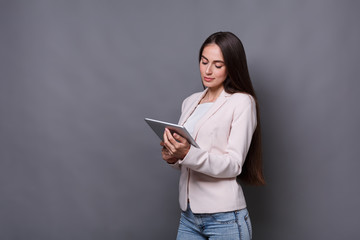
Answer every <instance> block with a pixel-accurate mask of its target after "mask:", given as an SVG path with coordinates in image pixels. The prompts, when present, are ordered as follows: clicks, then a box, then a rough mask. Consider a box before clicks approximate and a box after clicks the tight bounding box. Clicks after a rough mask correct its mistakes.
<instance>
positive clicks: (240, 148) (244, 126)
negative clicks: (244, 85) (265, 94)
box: [178, 99, 257, 178]
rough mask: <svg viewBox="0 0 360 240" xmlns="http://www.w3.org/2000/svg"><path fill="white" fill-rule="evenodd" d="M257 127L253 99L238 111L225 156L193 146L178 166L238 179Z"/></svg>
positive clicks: (234, 115)
mask: <svg viewBox="0 0 360 240" xmlns="http://www.w3.org/2000/svg"><path fill="white" fill-rule="evenodd" d="M256 125H257V123H256V105H255V102H254V100H253V99H251V100H250V101H249V104H247V105H246V106H245V107H241V109H239V108H237V107H235V110H234V113H233V120H232V122H231V130H230V133H229V137H228V142H227V146H226V149H224V154H215V153H212V152H211V151H205V150H203V149H199V148H195V147H193V146H191V147H190V150H189V152H188V154H187V155H186V156H185V158H184V159H183V160H180V161H178V164H180V165H183V166H186V167H188V168H190V169H192V170H194V171H197V172H201V173H203V174H206V175H209V176H212V177H216V178H232V177H236V176H238V175H239V174H240V173H241V169H242V166H243V164H244V161H245V158H246V155H247V152H248V150H249V147H250V143H251V139H252V135H253V133H254V131H255V128H256Z"/></svg>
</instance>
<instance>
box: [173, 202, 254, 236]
mask: <svg viewBox="0 0 360 240" xmlns="http://www.w3.org/2000/svg"><path fill="white" fill-rule="evenodd" d="M251 238H252V229H251V222H250V218H249V213H248V211H247V209H246V208H244V209H241V210H238V211H233V212H223V213H212V214H194V213H192V211H191V209H190V206H188V209H187V210H186V211H185V212H184V211H182V212H181V217H180V225H179V229H178V234H177V238H176V239H177V240H198V239H199V240H200V239H201V240H204V239H210V240H222V239H223V240H236V239H239V240H250V239H251Z"/></svg>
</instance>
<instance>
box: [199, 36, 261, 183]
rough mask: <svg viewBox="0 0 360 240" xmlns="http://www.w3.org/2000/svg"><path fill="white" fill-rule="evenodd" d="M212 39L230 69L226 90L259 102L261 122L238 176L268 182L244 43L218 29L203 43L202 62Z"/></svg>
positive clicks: (247, 181) (257, 181) (252, 181)
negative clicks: (206, 47)
mask: <svg viewBox="0 0 360 240" xmlns="http://www.w3.org/2000/svg"><path fill="white" fill-rule="evenodd" d="M211 43H214V44H216V45H217V46H219V48H220V49H221V52H222V54H223V57H224V62H225V66H226V69H227V72H228V76H227V78H226V79H225V81H224V83H223V85H224V90H225V91H226V92H227V93H236V92H242V93H247V94H250V95H251V96H252V97H253V98H254V100H255V104H256V118H257V125H256V128H255V131H254V134H253V137H252V140H251V144H250V148H249V151H248V153H247V155H246V159H245V162H244V165H243V168H242V171H241V174H240V175H239V176H238V178H239V179H240V180H242V181H243V182H245V183H248V184H251V185H264V184H265V179H264V175H263V167H262V147H261V127H260V111H259V104H258V101H257V97H256V94H255V91H254V88H253V86H252V83H251V80H250V75H249V70H248V66H247V61H246V55H245V50H244V47H243V44H242V43H241V41H240V39H239V38H238V37H237V36H236V35H234V34H233V33H231V32H216V33H214V34H212V35H210V36H209V37H208V38H207V39H206V40H205V42H204V43H203V44H202V46H201V48H200V52H199V62H200V61H201V56H202V52H203V50H204V47H205V46H207V45H209V44H211Z"/></svg>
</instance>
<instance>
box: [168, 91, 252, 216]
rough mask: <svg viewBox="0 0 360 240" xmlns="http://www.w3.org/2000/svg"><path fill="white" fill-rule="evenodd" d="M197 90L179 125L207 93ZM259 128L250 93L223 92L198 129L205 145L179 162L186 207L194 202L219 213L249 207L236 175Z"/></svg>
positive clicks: (181, 193) (195, 134)
mask: <svg viewBox="0 0 360 240" xmlns="http://www.w3.org/2000/svg"><path fill="white" fill-rule="evenodd" d="M206 91H207V89H205V90H204V91H203V92H199V93H194V94H193V95H191V96H189V97H188V98H186V99H185V100H184V101H183V104H182V113H181V117H180V120H179V124H181V125H183V124H184V123H185V122H186V120H187V119H188V118H189V116H190V115H191V114H192V113H193V111H194V110H195V108H196V106H197V105H198V104H199V102H200V100H201V99H202V98H203V96H204V95H205V94H206ZM255 128H256V105H255V101H254V99H253V98H252V97H251V96H250V95H248V94H244V93H234V94H229V93H226V92H225V91H223V92H222V93H221V94H220V96H219V97H218V98H217V99H216V101H215V102H214V104H213V105H212V106H211V108H210V109H209V111H208V112H207V113H205V115H204V116H203V117H202V118H201V119H200V120H199V122H198V123H197V124H196V126H195V128H194V131H193V133H192V136H193V138H194V139H195V141H196V142H197V144H198V145H199V146H200V148H195V147H194V146H191V147H190V150H189V152H188V154H187V155H186V156H185V158H184V159H183V160H179V161H178V162H176V163H175V164H173V166H174V167H175V168H178V169H181V174H180V182H179V202H180V208H181V209H182V210H183V211H185V210H186V208H187V203H188V201H189V202H190V205H191V210H192V211H193V212H194V213H217V212H228V211H234V210H239V209H242V208H245V207H246V202H245V198H244V194H243V191H242V188H241V186H240V184H239V183H238V182H237V181H236V177H237V176H238V175H239V174H240V173H241V168H242V166H243V164H244V161H245V157H246V155H247V152H248V149H249V146H250V143H251V139H252V135H253V133H254V131H255Z"/></svg>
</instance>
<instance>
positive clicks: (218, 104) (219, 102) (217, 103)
mask: <svg viewBox="0 0 360 240" xmlns="http://www.w3.org/2000/svg"><path fill="white" fill-rule="evenodd" d="M230 95H231V94H229V93H227V92H225V90H223V91H222V92H221V94H220V95H219V97H218V98H217V99H216V101H215V102H214V105H212V107H211V108H210V109H209V111H208V112H207V113H206V114H205V115H204V116H203V117H202V118H200V120H199V122H198V123H197V124H196V126H195V128H194V132H193V136H194V138H195V140H196V137H197V134H198V132H199V130H200V128H201V126H203V125H204V123H205V122H206V120H208V119H209V118H210V117H211V116H212V115H213V114H214V113H216V111H217V110H218V109H219V108H220V107H221V106H222V105H224V103H225V102H226V101H227V97H228V96H230ZM203 96H204V95H203ZM200 99H201V98H200ZM199 101H200V100H199ZM198 103H199V102H197V104H198ZM197 104H196V106H197ZM196 106H195V107H196ZM194 109H195V108H194ZM191 113H192V112H191ZM189 115H190V114H189Z"/></svg>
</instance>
